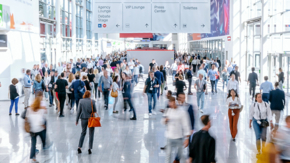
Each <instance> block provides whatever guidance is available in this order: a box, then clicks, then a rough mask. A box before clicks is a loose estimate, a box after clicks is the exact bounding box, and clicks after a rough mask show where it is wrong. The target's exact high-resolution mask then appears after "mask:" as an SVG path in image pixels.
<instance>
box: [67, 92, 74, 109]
mask: <svg viewBox="0 0 290 163" xmlns="http://www.w3.org/2000/svg"><path fill="white" fill-rule="evenodd" d="M67 96H68V99H69V100H68V101H69V104H70V107H71V108H72V107H73V106H74V96H73V94H72V93H68V94H67Z"/></svg>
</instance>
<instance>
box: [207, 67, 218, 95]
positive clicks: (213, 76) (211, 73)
mask: <svg viewBox="0 0 290 163" xmlns="http://www.w3.org/2000/svg"><path fill="white" fill-rule="evenodd" d="M211 67H212V69H211V70H209V71H208V76H209V79H210V84H211V92H212V93H213V94H214V88H215V82H216V75H218V73H217V71H216V70H215V65H214V64H212V66H211ZM215 92H216V93H217V90H216V91H215Z"/></svg>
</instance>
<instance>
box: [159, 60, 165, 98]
mask: <svg viewBox="0 0 290 163" xmlns="http://www.w3.org/2000/svg"><path fill="white" fill-rule="evenodd" d="M160 72H161V73H162V74H163V77H164V82H163V83H162V84H161V95H163V90H164V87H165V85H166V77H167V76H166V75H167V74H166V70H164V69H163V65H161V66H160Z"/></svg>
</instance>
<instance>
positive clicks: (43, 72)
mask: <svg viewBox="0 0 290 163" xmlns="http://www.w3.org/2000/svg"><path fill="white" fill-rule="evenodd" d="M42 74H43V76H44V75H45V67H42ZM47 74H48V75H49V74H50V70H49V69H47Z"/></svg>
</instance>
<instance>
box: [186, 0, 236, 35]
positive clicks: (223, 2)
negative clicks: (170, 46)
mask: <svg viewBox="0 0 290 163" xmlns="http://www.w3.org/2000/svg"><path fill="white" fill-rule="evenodd" d="M210 10H211V14H210V23H211V32H210V33H203V32H198V34H197V33H189V34H188V40H189V41H190V40H199V39H202V38H208V37H217V36H225V35H229V30H230V29H229V23H230V22H229V19H230V18H229V16H230V0H211V6H210ZM197 35H200V37H196V36H197Z"/></svg>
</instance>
